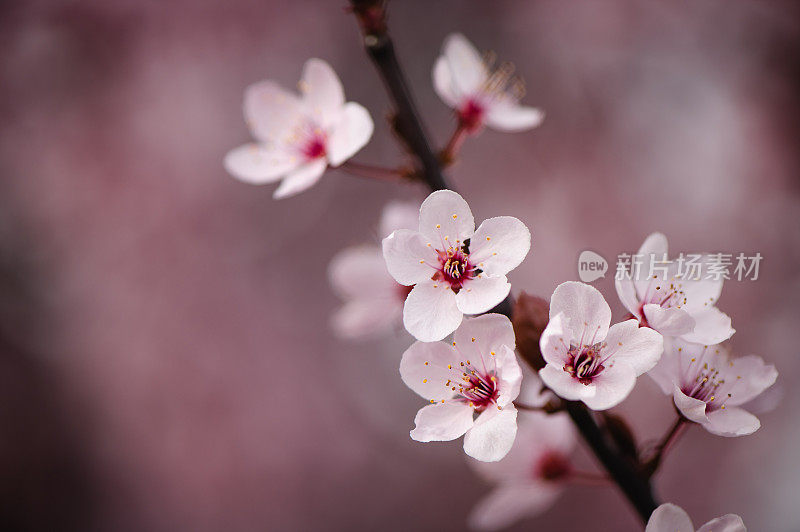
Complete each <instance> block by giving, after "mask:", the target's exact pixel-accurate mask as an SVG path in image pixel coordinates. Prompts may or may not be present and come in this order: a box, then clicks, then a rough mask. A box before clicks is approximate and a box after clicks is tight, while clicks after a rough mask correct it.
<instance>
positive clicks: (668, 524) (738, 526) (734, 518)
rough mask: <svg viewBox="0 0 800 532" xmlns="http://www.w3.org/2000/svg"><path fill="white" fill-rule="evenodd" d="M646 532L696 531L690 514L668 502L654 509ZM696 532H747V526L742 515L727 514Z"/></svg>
mask: <svg viewBox="0 0 800 532" xmlns="http://www.w3.org/2000/svg"><path fill="white" fill-rule="evenodd" d="M644 532H695V529H694V525H693V524H692V520H691V519H690V518H689V514H687V513H686V512H685V511H684V510H683V508H681V507H680V506H676V505H674V504H672V503H669V502H668V503H664V504H662V505H661V506H659V507H658V508H656V509H655V510H653V513H652V515H650V520H649V521H647V527H646V528H645V529H644ZM696 532H747V528H745V526H744V522H743V521H742V518H741V517H739V516H738V515H736V514H727V515H723V516H722V517H717V518H716V519H712V520H711V521H709V522H708V523H706V524H704V525H703V526H701V527H700V528H698V529H697V531H696Z"/></svg>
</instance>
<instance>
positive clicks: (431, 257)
mask: <svg viewBox="0 0 800 532" xmlns="http://www.w3.org/2000/svg"><path fill="white" fill-rule="evenodd" d="M383 258H384V259H385V260H386V269H387V270H388V271H389V273H390V274H391V276H392V277H394V278H395V279H396V280H397V282H398V283H400V284H402V285H406V286H411V285H412V284H417V283H421V282H423V281H428V280H430V278H431V277H432V276H433V274H434V273H435V268H436V267H437V266H438V264H439V262H438V261H439V259H438V258H437V256H436V252H435V251H434V250H433V248H431V247H429V246H427V245H426V243H425V238H424V237H423V236H422V235H420V234H419V233H418V232H416V231H409V230H408V229H398V230H397V231H395V232H394V233H392V234H391V235H389V236H387V237H386V238H384V239H383Z"/></svg>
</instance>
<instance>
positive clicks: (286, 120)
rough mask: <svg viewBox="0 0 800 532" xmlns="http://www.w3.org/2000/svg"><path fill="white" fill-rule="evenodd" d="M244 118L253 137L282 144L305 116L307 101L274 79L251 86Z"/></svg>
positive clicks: (245, 100) (248, 91)
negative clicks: (305, 102) (303, 101)
mask: <svg viewBox="0 0 800 532" xmlns="http://www.w3.org/2000/svg"><path fill="white" fill-rule="evenodd" d="M244 119H245V122H247V125H248V126H249V127H250V131H251V132H252V133H253V136H254V137H255V138H257V139H258V140H260V141H262V142H266V143H273V142H276V143H280V142H281V141H283V140H284V138H285V137H287V136H289V135H290V134H291V133H292V131H293V130H294V128H296V127H297V126H299V125H300V124H301V123H302V121H303V120H304V119H305V111H304V107H303V103H302V101H301V100H300V98H298V97H297V96H296V95H294V94H292V93H291V92H289V91H287V90H285V89H284V88H282V87H281V86H280V85H278V84H277V83H274V82H272V81H262V82H259V83H255V84H253V85H250V86H249V87H247V90H246V91H245V95H244Z"/></svg>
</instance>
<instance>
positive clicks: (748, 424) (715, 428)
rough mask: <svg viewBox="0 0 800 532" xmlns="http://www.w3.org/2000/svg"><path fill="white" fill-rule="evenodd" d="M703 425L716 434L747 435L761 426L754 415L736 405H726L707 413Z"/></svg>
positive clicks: (729, 435)
mask: <svg viewBox="0 0 800 532" xmlns="http://www.w3.org/2000/svg"><path fill="white" fill-rule="evenodd" d="M703 427H704V428H705V429H706V430H707V431H708V432H710V433H711V434H716V435H717V436H728V437H733V436H747V435H748V434H752V433H754V432H755V431H757V430H758V429H759V427H761V422H760V421H759V420H758V418H757V417H756V416H754V415H753V414H751V413H750V412H748V411H747V410H744V409H742V408H738V407H736V406H726V407H725V408H724V409H720V410H715V411H713V412H711V413H710V414H708V423H706V424H704V425H703Z"/></svg>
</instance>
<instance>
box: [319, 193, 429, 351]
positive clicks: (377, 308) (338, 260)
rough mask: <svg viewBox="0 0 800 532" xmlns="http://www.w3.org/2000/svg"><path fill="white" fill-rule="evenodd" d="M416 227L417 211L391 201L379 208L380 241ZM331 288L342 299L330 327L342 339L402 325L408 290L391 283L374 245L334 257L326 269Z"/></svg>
mask: <svg viewBox="0 0 800 532" xmlns="http://www.w3.org/2000/svg"><path fill="white" fill-rule="evenodd" d="M418 224H419V209H418V208H417V207H416V206H415V205H413V204H410V203H403V202H398V201H393V202H391V203H389V204H387V205H386V206H385V207H384V208H383V213H382V215H381V220H380V225H379V235H380V238H384V237H386V236H388V235H389V234H390V233H391V232H392V231H394V230H396V229H411V228H414V227H416V226H417V225H418ZM328 276H329V278H330V281H331V286H332V287H333V289H334V290H335V291H336V292H337V293H338V294H339V297H341V298H342V299H343V300H344V304H343V305H342V307H341V308H339V309H338V310H337V311H336V312H335V313H334V315H333V317H332V320H331V325H332V326H333V330H334V332H336V334H337V335H339V336H340V337H342V338H362V337H367V336H377V335H380V334H385V333H388V332H391V331H392V330H396V329H398V328H400V327H401V326H402V316H403V303H404V302H405V300H406V296H407V295H408V292H410V291H411V288H410V287H407V286H403V285H401V284H399V283H398V282H397V281H395V280H394V279H393V278H392V276H391V275H389V272H388V271H386V263H385V262H384V260H383V252H382V251H381V248H380V246H378V245H377V244H373V245H369V244H365V245H361V246H353V247H348V248H345V249H343V250H342V251H340V252H339V253H337V254H336V256H335V257H334V258H333V259H332V260H331V263H330V265H329V266H328Z"/></svg>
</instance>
